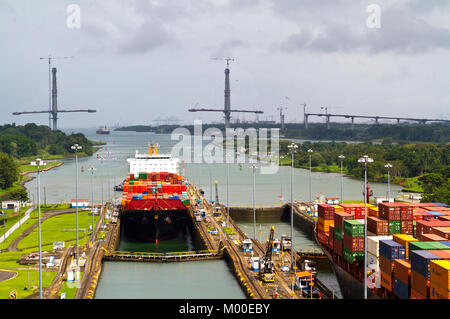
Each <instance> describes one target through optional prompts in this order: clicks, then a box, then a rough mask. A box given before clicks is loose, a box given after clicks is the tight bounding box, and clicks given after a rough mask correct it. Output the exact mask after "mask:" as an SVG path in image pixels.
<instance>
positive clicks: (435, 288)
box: [430, 260, 450, 299]
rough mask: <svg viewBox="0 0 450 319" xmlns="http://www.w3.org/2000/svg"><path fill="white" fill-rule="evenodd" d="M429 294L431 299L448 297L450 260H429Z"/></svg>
mask: <svg viewBox="0 0 450 319" xmlns="http://www.w3.org/2000/svg"><path fill="white" fill-rule="evenodd" d="M430 295H431V296H430V297H431V299H450V261H448V260H432V261H431V262H430Z"/></svg>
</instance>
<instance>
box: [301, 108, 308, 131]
mask: <svg viewBox="0 0 450 319" xmlns="http://www.w3.org/2000/svg"><path fill="white" fill-rule="evenodd" d="M300 106H303V124H304V125H305V126H306V122H307V121H306V103H303V104H300Z"/></svg>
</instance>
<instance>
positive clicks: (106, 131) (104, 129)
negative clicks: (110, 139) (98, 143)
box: [96, 125, 109, 134]
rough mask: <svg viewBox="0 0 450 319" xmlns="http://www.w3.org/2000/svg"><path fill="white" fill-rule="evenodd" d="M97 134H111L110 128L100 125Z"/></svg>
mask: <svg viewBox="0 0 450 319" xmlns="http://www.w3.org/2000/svg"><path fill="white" fill-rule="evenodd" d="M96 133H97V134H109V128H107V127H106V125H105V126H102V127H100V128H99V129H98V130H97V131H96Z"/></svg>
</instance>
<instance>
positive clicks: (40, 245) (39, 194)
mask: <svg viewBox="0 0 450 319" xmlns="http://www.w3.org/2000/svg"><path fill="white" fill-rule="evenodd" d="M30 164H31V165H33V166H37V185H38V226H39V298H40V299H42V239H41V178H40V176H39V166H45V165H47V164H46V163H45V162H43V161H42V160H41V159H40V158H38V159H36V161H34V162H31V163H30Z"/></svg>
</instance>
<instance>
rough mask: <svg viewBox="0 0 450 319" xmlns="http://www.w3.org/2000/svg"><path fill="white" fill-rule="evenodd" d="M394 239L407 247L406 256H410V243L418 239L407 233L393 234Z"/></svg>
mask: <svg viewBox="0 0 450 319" xmlns="http://www.w3.org/2000/svg"><path fill="white" fill-rule="evenodd" d="M392 239H393V240H394V241H396V242H397V243H399V244H401V245H402V246H403V247H405V258H406V259H408V258H409V243H410V242H416V241H418V240H417V239H416V238H414V237H412V236H410V235H406V234H396V235H393V236H392Z"/></svg>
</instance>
